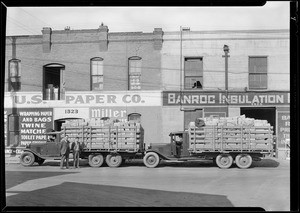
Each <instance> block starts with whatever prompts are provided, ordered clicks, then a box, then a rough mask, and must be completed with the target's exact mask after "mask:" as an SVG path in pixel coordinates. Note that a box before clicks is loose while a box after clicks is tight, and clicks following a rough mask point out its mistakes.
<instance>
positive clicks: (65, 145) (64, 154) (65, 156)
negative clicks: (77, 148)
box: [60, 135, 70, 169]
mask: <svg viewBox="0 0 300 213" xmlns="http://www.w3.org/2000/svg"><path fill="white" fill-rule="evenodd" d="M69 154H70V141H69V137H68V135H65V137H64V138H63V139H62V140H61V143H60V155H61V160H60V168H61V169H63V165H64V161H65V160H66V168H67V169H68V168H69Z"/></svg>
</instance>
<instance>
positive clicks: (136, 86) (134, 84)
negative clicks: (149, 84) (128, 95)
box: [129, 75, 141, 90]
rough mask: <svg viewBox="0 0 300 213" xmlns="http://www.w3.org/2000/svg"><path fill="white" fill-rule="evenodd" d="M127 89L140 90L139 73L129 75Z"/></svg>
mask: <svg viewBox="0 0 300 213" xmlns="http://www.w3.org/2000/svg"><path fill="white" fill-rule="evenodd" d="M129 89H130V90H140V89H141V76H140V75H130V76H129Z"/></svg>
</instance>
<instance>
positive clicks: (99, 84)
mask: <svg viewBox="0 0 300 213" xmlns="http://www.w3.org/2000/svg"><path fill="white" fill-rule="evenodd" d="M92 89H93V90H103V76H92Z"/></svg>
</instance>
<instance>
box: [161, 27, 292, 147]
mask: <svg viewBox="0 0 300 213" xmlns="http://www.w3.org/2000/svg"><path fill="white" fill-rule="evenodd" d="M289 51H290V50H289V31H288V30H264V31H263V30H253V31H201V32H193V31H189V30H187V31H185V30H181V31H180V32H165V33H164V37H163V48H162V51H161V55H162V59H161V63H162V86H163V107H162V115H163V118H162V119H163V124H164V125H163V128H164V129H163V135H164V137H165V139H166V135H168V132H170V131H171V130H173V129H187V126H188V124H189V122H190V121H194V119H195V117H208V116H219V117H224V116H239V115H246V117H251V118H256V119H264V120H268V122H269V123H270V124H271V125H272V126H273V127H274V135H276V137H277V148H278V149H279V152H281V150H282V152H285V148H286V139H289V134H290V133H289V131H290V130H289V125H290V123H289V118H290V110H289V104H290V93H289V91H290V85H289V81H290V74H289V73H290V61H289V60H290V56H289ZM226 52H227V55H228V57H227V59H226V57H225V56H226ZM226 60H227V62H226ZM226 63H227V65H226ZM225 70H227V72H226V71H225ZM226 73H227V74H226Z"/></svg>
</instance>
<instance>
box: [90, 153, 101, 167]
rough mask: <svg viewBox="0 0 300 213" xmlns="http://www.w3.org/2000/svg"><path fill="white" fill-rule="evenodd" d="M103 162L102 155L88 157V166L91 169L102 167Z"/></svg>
mask: <svg viewBox="0 0 300 213" xmlns="http://www.w3.org/2000/svg"><path fill="white" fill-rule="evenodd" d="M103 162H104V158H103V155H101V154H96V155H89V165H90V166H91V167H94V168H97V167H100V166H102V164H103Z"/></svg>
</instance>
